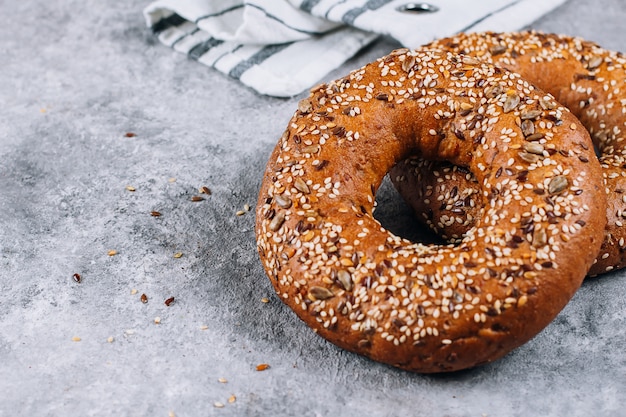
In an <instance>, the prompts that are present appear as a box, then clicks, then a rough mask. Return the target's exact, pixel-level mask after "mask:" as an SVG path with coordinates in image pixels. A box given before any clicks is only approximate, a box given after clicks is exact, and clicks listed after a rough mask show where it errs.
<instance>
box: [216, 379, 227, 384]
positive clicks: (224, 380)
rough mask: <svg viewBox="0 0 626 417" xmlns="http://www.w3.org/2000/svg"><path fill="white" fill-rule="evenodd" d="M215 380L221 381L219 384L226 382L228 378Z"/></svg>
mask: <svg viewBox="0 0 626 417" xmlns="http://www.w3.org/2000/svg"><path fill="white" fill-rule="evenodd" d="M217 382H219V383H221V384H225V383H227V382H228V380H227V379H226V378H218V380H217Z"/></svg>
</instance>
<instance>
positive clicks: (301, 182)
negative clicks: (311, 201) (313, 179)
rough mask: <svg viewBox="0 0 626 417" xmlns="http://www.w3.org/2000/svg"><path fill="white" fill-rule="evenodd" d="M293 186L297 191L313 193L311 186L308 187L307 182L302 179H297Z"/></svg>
mask: <svg viewBox="0 0 626 417" xmlns="http://www.w3.org/2000/svg"><path fill="white" fill-rule="evenodd" d="M293 186H294V187H296V190H298V191H300V192H302V193H304V194H309V193H310V192H311V190H310V189H309V186H308V185H306V182H304V180H303V179H302V178H300V177H298V178H296V180H295V181H294V182H293Z"/></svg>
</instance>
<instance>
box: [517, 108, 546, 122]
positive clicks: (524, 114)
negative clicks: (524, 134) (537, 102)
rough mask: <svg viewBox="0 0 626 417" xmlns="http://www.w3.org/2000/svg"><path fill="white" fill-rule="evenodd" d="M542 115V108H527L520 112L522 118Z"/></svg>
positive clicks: (534, 117)
mask: <svg viewBox="0 0 626 417" xmlns="http://www.w3.org/2000/svg"><path fill="white" fill-rule="evenodd" d="M539 116H541V110H526V111H523V112H522V113H521V114H520V117H521V118H522V120H532V119H536V118H537V117H539Z"/></svg>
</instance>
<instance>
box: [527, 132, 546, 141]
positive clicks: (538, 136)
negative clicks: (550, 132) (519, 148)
mask: <svg viewBox="0 0 626 417" xmlns="http://www.w3.org/2000/svg"><path fill="white" fill-rule="evenodd" d="M544 136H545V135H544V134H543V133H533V134H532V135H530V136H526V140H527V141H529V142H532V141H533V140H539V139H542V138H543V137H544Z"/></svg>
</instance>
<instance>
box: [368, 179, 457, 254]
mask: <svg viewBox="0 0 626 417" xmlns="http://www.w3.org/2000/svg"><path fill="white" fill-rule="evenodd" d="M374 218H375V219H376V220H378V222H380V224H381V225H382V226H383V227H384V228H385V229H387V230H389V231H390V232H391V233H393V234H395V235H396V236H400V237H401V238H404V239H407V240H410V241H411V242H414V243H426V244H446V243H447V242H445V241H444V240H443V239H441V238H440V237H439V236H437V234H435V233H434V232H433V231H431V230H430V229H429V228H428V227H427V226H424V225H422V224H421V223H420V222H418V221H417V219H416V218H415V215H414V214H413V211H412V210H411V208H410V207H409V206H408V205H407V204H406V203H405V202H404V200H403V199H402V196H401V195H400V193H398V191H396V189H395V188H394V186H393V184H392V183H391V180H390V179H389V176H386V177H385V178H384V179H383V182H382V184H381V185H380V188H379V189H378V191H377V192H376V207H375V210H374Z"/></svg>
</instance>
